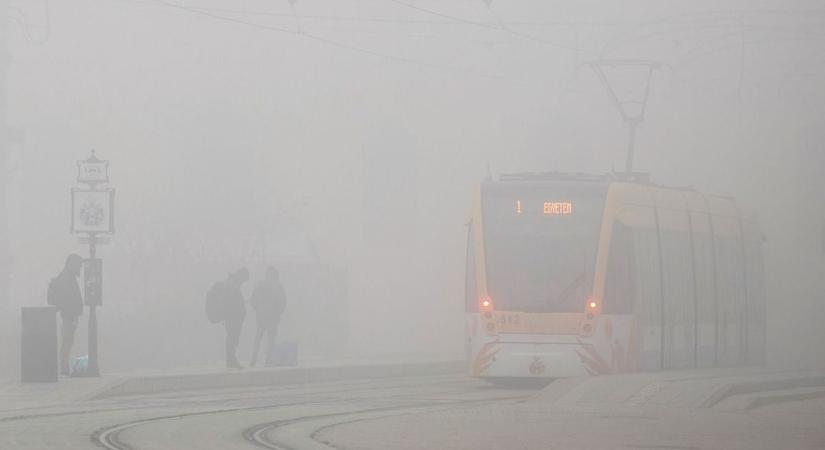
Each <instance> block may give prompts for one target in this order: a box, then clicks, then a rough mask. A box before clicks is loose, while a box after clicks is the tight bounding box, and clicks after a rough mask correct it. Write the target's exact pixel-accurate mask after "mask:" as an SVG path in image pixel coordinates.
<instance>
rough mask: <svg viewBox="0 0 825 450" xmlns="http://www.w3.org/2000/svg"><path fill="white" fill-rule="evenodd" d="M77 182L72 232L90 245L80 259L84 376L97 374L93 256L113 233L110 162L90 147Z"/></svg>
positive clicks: (97, 265) (98, 293)
mask: <svg viewBox="0 0 825 450" xmlns="http://www.w3.org/2000/svg"><path fill="white" fill-rule="evenodd" d="M77 182H78V183H82V184H86V185H87V187H85V188H72V190H71V194H72V227H71V232H72V233H75V234H83V235H85V236H81V237H79V238H78V242H79V243H81V244H88V245H89V258H88V259H86V260H84V261H83V300H84V303H85V304H86V305H87V306H88V307H89V367H88V370H87V372H86V374H87V376H91V377H97V376H100V367H99V365H98V357H97V356H98V352H97V313H96V310H95V309H96V307H98V306H102V305H103V289H102V288H103V260H101V259H100V258H97V257H96V256H95V250H96V248H95V247H96V246H97V245H98V244H100V245H102V244H108V243H109V240H110V238H109V236H111V235H112V234H113V233H114V232H115V219H114V206H115V190H114V189H113V188H110V187H106V186H107V185H108V183H109V161H104V160H100V159H98V158H97V156H95V151H94V150H92V154H91V156H89V158H87V159H85V160H82V161H78V162H77Z"/></svg>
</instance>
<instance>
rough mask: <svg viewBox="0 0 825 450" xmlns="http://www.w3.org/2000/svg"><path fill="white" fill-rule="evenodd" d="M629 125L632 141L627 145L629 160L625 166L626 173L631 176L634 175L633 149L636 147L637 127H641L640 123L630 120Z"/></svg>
mask: <svg viewBox="0 0 825 450" xmlns="http://www.w3.org/2000/svg"><path fill="white" fill-rule="evenodd" d="M628 125H629V126H630V140H629V141H628V144H627V159H626V160H625V164H624V173H626V174H627V175H628V176H630V174H631V173H633V149H634V147H635V146H636V126H638V125H639V121H638V120H630V121H628Z"/></svg>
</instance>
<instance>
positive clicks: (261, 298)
mask: <svg viewBox="0 0 825 450" xmlns="http://www.w3.org/2000/svg"><path fill="white" fill-rule="evenodd" d="M249 304H250V305H252V308H253V309H254V310H255V318H256V319H257V320H256V322H257V330H256V332H255V343H254V344H253V346H252V361H251V362H250V363H249V366H250V367H255V364H256V363H257V361H258V352H259V350H260V347H261V339H263V337H264V334H265V335H266V350H265V351H266V353H265V354H264V355H265V357H264V361H265V364H266V365H269V363H270V357H271V355H272V351H273V348H274V346H275V337H276V336H277V334H278V324H279V323H280V321H281V314H283V312H284V308H285V307H286V294H285V293H284V287H283V286H282V285H281V280H280V277H279V275H278V271H277V270H275V268H274V267H271V266H270V267H267V269H266V277H265V278H264V280H263V281H261V282H260V283H258V285H257V286H256V287H255V290H254V291H253V292H252V296H251V297H250V298H249Z"/></svg>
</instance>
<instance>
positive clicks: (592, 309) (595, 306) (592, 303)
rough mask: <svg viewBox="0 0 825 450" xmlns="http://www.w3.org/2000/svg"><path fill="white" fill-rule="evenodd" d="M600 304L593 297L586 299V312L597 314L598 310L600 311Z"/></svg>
mask: <svg viewBox="0 0 825 450" xmlns="http://www.w3.org/2000/svg"><path fill="white" fill-rule="evenodd" d="M601 306H602V305H601V304H599V301H598V300H596V299H595V298H591V299H590V300H588V301H587V308H586V309H587V314H588V315H591V314H598V313H599V312H601Z"/></svg>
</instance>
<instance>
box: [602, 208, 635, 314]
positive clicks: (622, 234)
mask: <svg viewBox="0 0 825 450" xmlns="http://www.w3.org/2000/svg"><path fill="white" fill-rule="evenodd" d="M633 261H634V258H633V246H632V241H631V236H630V229H629V228H628V227H627V226H626V225H623V224H621V223H616V224H615V225H613V237H612V239H611V241H610V253H609V255H608V259H607V273H606V277H605V286H604V305H603V310H604V313H605V314H630V313H631V312H632V311H633V299H634V289H633V277H634V275H633Z"/></svg>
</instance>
